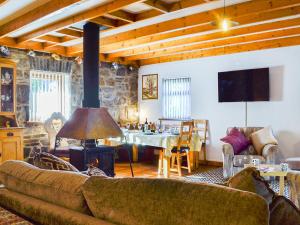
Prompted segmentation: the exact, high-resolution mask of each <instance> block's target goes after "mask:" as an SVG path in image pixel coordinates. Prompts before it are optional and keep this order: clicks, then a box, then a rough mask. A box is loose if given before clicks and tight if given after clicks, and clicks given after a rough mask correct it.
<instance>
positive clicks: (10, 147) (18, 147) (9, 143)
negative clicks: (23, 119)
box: [0, 128, 24, 163]
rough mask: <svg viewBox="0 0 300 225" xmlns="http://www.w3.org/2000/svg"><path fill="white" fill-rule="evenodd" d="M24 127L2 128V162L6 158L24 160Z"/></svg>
mask: <svg viewBox="0 0 300 225" xmlns="http://www.w3.org/2000/svg"><path fill="white" fill-rule="evenodd" d="M22 130H23V129H22V128H5V129H3V128H2V129H0V163H1V162H4V161H6V160H11V159H17V160H23V159H24V156H23V154H24V153H23V134H22Z"/></svg>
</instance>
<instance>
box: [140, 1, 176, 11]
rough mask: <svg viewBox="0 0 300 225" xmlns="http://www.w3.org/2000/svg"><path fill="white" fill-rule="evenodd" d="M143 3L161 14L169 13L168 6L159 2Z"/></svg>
mask: <svg viewBox="0 0 300 225" xmlns="http://www.w3.org/2000/svg"><path fill="white" fill-rule="evenodd" d="M143 3H144V4H146V5H148V6H150V7H151V8H153V9H155V10H157V11H160V12H162V13H168V12H169V11H170V9H169V5H168V4H166V3H164V2H163V1H161V0H146V1H145V2H143Z"/></svg>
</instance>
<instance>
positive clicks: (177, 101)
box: [163, 78, 191, 119]
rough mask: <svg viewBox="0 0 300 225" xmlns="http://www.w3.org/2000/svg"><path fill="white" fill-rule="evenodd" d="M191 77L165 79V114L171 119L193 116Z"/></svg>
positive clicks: (165, 116)
mask: <svg viewBox="0 0 300 225" xmlns="http://www.w3.org/2000/svg"><path fill="white" fill-rule="evenodd" d="M190 87H191V78H176V79H164V80H163V116H164V118H170V119H187V118H190V117H191V92H190Z"/></svg>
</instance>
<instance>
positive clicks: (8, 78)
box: [0, 58, 24, 163]
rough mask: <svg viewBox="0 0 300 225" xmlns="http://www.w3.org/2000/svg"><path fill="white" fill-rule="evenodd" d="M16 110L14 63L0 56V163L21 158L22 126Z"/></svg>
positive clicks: (22, 152)
mask: <svg viewBox="0 0 300 225" xmlns="http://www.w3.org/2000/svg"><path fill="white" fill-rule="evenodd" d="M15 110H16V64H15V63H14V62H12V61H10V60H7V59H1V58H0V163H2V162H4V161H6V160H12V159H17V160H23V158H24V156H23V154H24V151H23V134H22V132H23V128H21V127H19V126H18V122H17V119H16V115H15Z"/></svg>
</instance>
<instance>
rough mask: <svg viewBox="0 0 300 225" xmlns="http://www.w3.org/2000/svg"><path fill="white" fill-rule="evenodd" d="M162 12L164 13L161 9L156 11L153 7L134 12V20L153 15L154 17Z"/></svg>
mask: <svg viewBox="0 0 300 225" xmlns="http://www.w3.org/2000/svg"><path fill="white" fill-rule="evenodd" d="M163 14H164V13H163V12H161V11H157V10H155V9H151V10H147V11H145V12H142V13H138V14H136V16H135V20H136V21H141V20H145V19H149V18H153V17H156V16H160V15H163Z"/></svg>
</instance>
